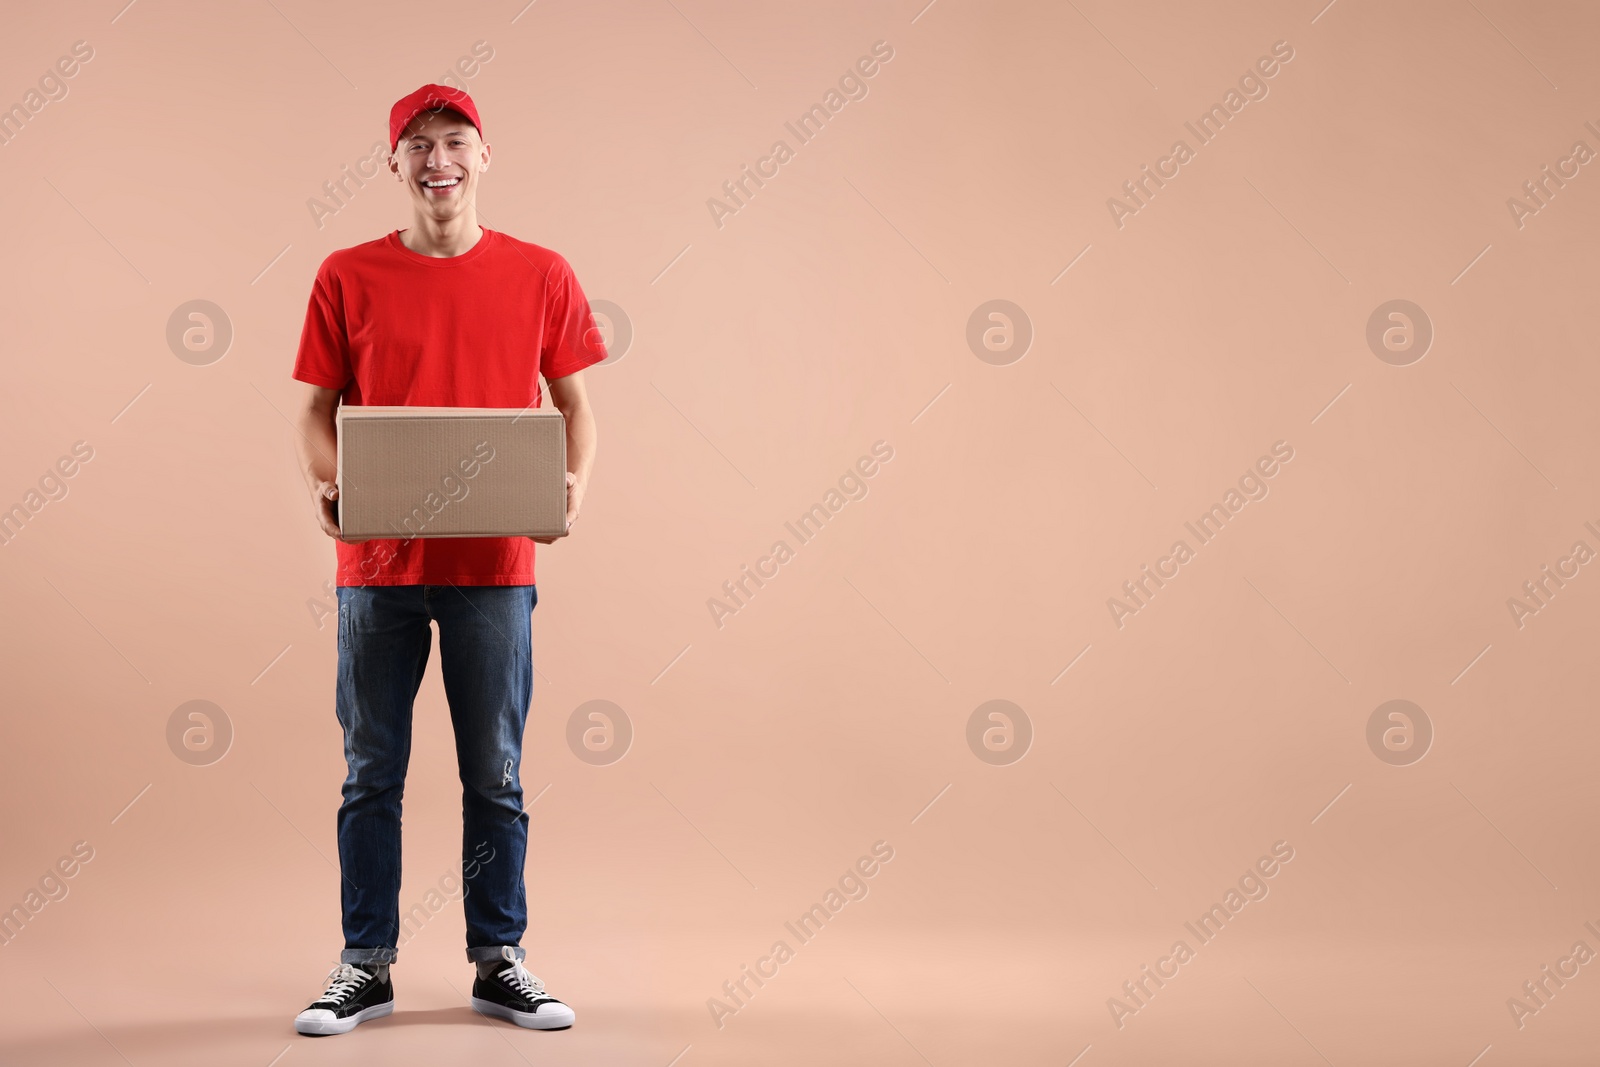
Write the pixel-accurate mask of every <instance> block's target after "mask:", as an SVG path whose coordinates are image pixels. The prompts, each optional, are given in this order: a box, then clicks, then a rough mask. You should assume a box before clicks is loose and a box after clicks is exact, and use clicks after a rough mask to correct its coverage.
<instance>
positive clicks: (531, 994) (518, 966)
mask: <svg viewBox="0 0 1600 1067" xmlns="http://www.w3.org/2000/svg"><path fill="white" fill-rule="evenodd" d="M500 955H501V957H502V958H503V959H506V960H509V961H510V963H511V966H509V967H507V968H506V969H505V970H503V971H501V972H500V974H499V975H498V977H499V978H501V979H503V980H504V981H505V983H506V984H507V985H509V986H511V987H513V988H514V989H516V991H517V992H518V993H521V994H522V995H523V996H524V997H527V998H528V999H529V1000H533V999H534V998H535V997H542V996H544V983H543V982H541V981H540V980H539V979H538V978H537V977H536V976H534V975H532V974H529V973H528V969H527V968H526V967H524V966H523V965H522V961H521V960H519V959H517V957H516V954H515V953H514V952H512V951H511V949H510V948H509V947H506V948H502V949H501V950H500Z"/></svg>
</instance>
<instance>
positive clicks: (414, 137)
mask: <svg viewBox="0 0 1600 1067" xmlns="http://www.w3.org/2000/svg"><path fill="white" fill-rule="evenodd" d="M466 132H467V131H466V130H465V129H458V130H446V131H444V132H443V133H441V134H440V135H439V136H440V137H460V136H461V135H463V134H465V133H466ZM425 136H426V135H425V134H423V133H421V132H420V131H419V132H417V133H412V134H407V135H406V138H405V139H406V140H407V141H420V140H423V139H424V138H425Z"/></svg>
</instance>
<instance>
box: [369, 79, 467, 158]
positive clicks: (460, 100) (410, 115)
mask: <svg viewBox="0 0 1600 1067" xmlns="http://www.w3.org/2000/svg"><path fill="white" fill-rule="evenodd" d="M445 108H449V109H450V110H451V111H459V112H461V114H463V115H465V116H466V117H467V118H468V119H470V120H471V122H472V124H473V125H474V126H476V127H477V129H478V136H479V137H482V136H483V123H482V122H480V121H479V120H478V105H477V104H474V103H473V102H472V97H470V96H468V95H467V93H466V91H465V90H463V89H452V88H450V87H449V86H448V85H424V86H423V87H422V88H420V89H418V90H417V91H416V92H414V93H411V94H410V95H409V96H403V97H401V98H400V99H399V100H396V101H395V105H394V107H392V108H390V109H389V151H391V152H393V151H394V150H395V149H396V148H397V147H399V145H400V135H401V134H402V133H405V132H406V127H407V126H409V125H411V120H412V119H414V118H416V117H417V116H418V115H420V114H422V113H423V112H424V111H441V110H443V109H445Z"/></svg>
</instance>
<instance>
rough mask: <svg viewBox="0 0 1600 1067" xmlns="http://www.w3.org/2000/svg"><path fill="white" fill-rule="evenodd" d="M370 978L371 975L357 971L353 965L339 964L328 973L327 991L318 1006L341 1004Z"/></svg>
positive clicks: (319, 1000)
mask: <svg viewBox="0 0 1600 1067" xmlns="http://www.w3.org/2000/svg"><path fill="white" fill-rule="evenodd" d="M371 978H372V976H371V975H369V974H367V973H365V972H363V971H357V970H356V967H355V964H353V963H341V964H339V966H337V967H335V968H334V969H333V970H331V971H329V972H328V979H329V985H328V988H327V990H326V991H325V992H324V993H323V994H322V996H321V998H320V999H318V1001H317V1003H318V1004H343V1003H344V1002H345V998H347V997H349V996H350V994H351V993H354V992H355V991H356V990H358V989H360V988H361V987H362V986H363V985H365V984H366V983H367V982H368V981H370V980H371Z"/></svg>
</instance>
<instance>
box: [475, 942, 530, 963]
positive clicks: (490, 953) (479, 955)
mask: <svg viewBox="0 0 1600 1067" xmlns="http://www.w3.org/2000/svg"><path fill="white" fill-rule="evenodd" d="M511 949H512V951H514V952H515V953H516V955H517V959H519V960H525V959H527V958H528V953H527V951H526V950H524V949H523V947H522V946H521V945H512V946H511ZM504 958H505V957H504V956H502V955H501V953H500V946H499V945H479V946H478V947H477V948H469V949H467V959H469V960H471V961H472V962H473V963H482V962H484V961H485V960H498V959H504Z"/></svg>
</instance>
